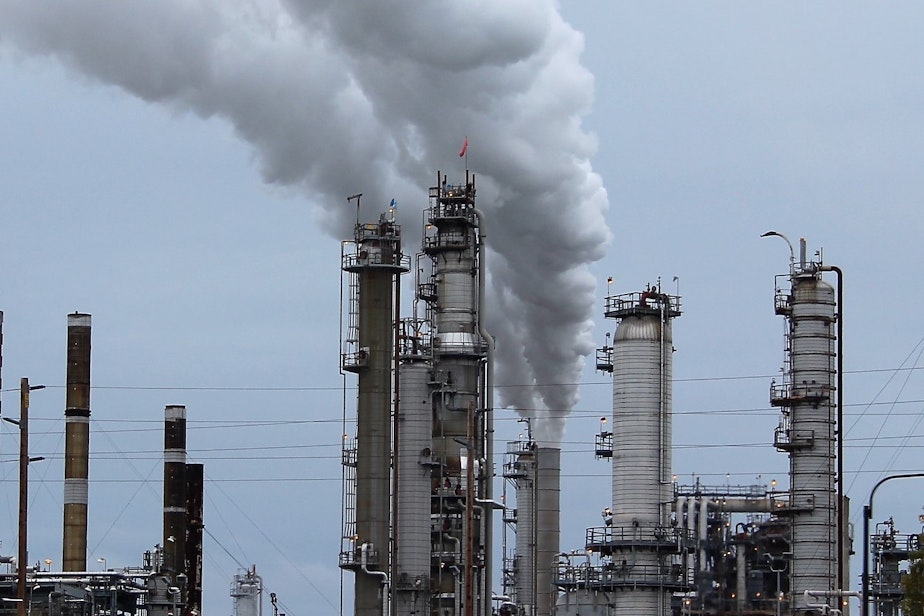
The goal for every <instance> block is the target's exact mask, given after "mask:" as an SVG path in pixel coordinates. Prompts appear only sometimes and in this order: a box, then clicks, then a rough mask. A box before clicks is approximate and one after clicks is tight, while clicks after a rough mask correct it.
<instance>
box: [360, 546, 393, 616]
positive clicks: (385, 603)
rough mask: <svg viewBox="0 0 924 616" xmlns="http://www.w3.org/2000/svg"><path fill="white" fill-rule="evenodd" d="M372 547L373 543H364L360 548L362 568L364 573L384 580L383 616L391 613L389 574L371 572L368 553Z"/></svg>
mask: <svg viewBox="0 0 924 616" xmlns="http://www.w3.org/2000/svg"><path fill="white" fill-rule="evenodd" d="M371 547H372V544H371V543H363V544H362V546H360V548H359V551H360V566H361V567H362V570H363V573H367V574H368V575H371V576H375V577H380V578H381V580H382V603H383V605H382V613H383V614H388V613H389V609H388V588H389V584H388V574H387V573H385V572H384V571H370V570H369V567H368V564H369V558H368V556H366V553H367V552H368V551H369V549H370V548H371Z"/></svg>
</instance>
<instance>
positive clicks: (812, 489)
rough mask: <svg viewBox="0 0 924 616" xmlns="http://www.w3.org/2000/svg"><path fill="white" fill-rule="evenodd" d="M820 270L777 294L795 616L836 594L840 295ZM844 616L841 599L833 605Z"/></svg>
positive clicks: (805, 266) (803, 272) (781, 437)
mask: <svg viewBox="0 0 924 616" xmlns="http://www.w3.org/2000/svg"><path fill="white" fill-rule="evenodd" d="M821 271H822V269H821V265H820V264H818V263H806V262H805V261H804V259H803V260H802V262H801V263H799V264H793V267H792V271H791V273H790V275H789V282H790V289H789V293H788V294H787V293H785V292H781V291H780V289H779V288H778V289H777V293H776V312H777V314H782V315H784V316H785V317H786V319H787V322H788V326H789V327H788V331H787V346H786V348H787V350H788V352H787V361H786V363H787V366H786V369H785V371H784V377H783V382H782V383H779V384H778V383H773V384H772V385H771V394H770V397H771V402H772V404H773V405H774V406H779V407H781V408H782V417H781V419H780V425H779V426H778V427H777V429H776V433H775V437H774V444H775V445H776V447H777V448H778V449H780V450H781V451H786V452H788V454H789V480H790V492H789V499H788V502H787V503H786V506H785V507H782V508H779V509H778V510H777V514H778V515H785V516H789V518H790V527H791V534H792V539H791V549H792V560H791V562H790V594H791V602H790V604H791V606H792V610H793V613H799V614H801V613H802V611H804V610H805V609H806V607H807V606H806V605H805V599H804V593H805V591H807V590H811V591H837V590H840V589H839V588H838V570H837V564H838V549H837V546H838V538H837V528H838V524H837V511H838V507H837V496H836V485H835V478H836V461H837V456H836V444H837V443H836V438H837V435H836V428H837V426H836V423H837V422H836V416H835V410H836V406H835V398H834V392H835V391H836V389H837V387H836V374H837V370H836V363H835V362H836V358H837V353H836V342H837V336H836V333H835V324H836V321H837V315H836V310H837V306H836V301H835V293H834V289H833V287H832V286H831V285H829V284H828V283H826V282H825V281H823V280H822V279H821ZM830 602H831V605H832V607H837V608H839V607H840V606H839V601H838V600H837V599H834V598H832V599H830Z"/></svg>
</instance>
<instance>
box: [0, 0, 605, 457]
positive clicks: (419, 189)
mask: <svg viewBox="0 0 924 616" xmlns="http://www.w3.org/2000/svg"><path fill="white" fill-rule="evenodd" d="M0 21H2V23H3V24H4V30H3V32H2V33H0V43H7V44H10V43H12V44H14V45H15V46H16V47H18V48H19V49H21V50H22V51H24V52H25V53H28V54H36V55H51V56H53V57H55V58H56V59H58V60H59V61H60V62H62V63H63V64H65V65H67V66H69V67H71V68H73V69H75V70H77V71H79V72H80V73H83V74H85V75H87V76H89V77H91V78H93V79H95V80H98V81H99V82H101V83H104V84H111V85H115V86H118V87H120V88H122V89H123V90H125V91H126V92H128V93H130V94H132V95H134V96H137V97H139V98H141V99H144V100H146V101H149V102H154V103H159V104H162V105H164V106H165V107H167V108H169V109H170V110H173V111H179V112H188V113H193V114H195V115H197V116H199V117H202V118H211V117H218V118H221V119H223V120H224V121H226V122H228V123H229V124H230V125H231V126H232V127H233V128H234V131H235V133H236V134H237V136H239V137H240V138H241V139H243V140H245V141H247V142H248V143H249V144H250V145H251V146H252V147H253V148H254V150H255V153H256V158H257V160H258V162H259V165H260V168H261V172H262V176H263V179H264V180H265V181H266V182H269V183H274V184H282V185H290V186H297V187H299V188H302V189H304V190H305V191H306V193H307V194H310V195H311V198H312V199H313V200H314V202H315V205H316V206H317V207H316V210H315V212H316V218H317V220H318V223H319V224H320V225H321V227H322V228H324V229H325V230H326V231H327V232H329V233H331V234H332V235H333V236H334V237H337V238H340V237H344V236H345V235H346V234H347V233H348V231H349V229H350V228H351V223H352V221H353V220H354V218H355V210H353V209H352V208H349V207H346V204H345V203H344V197H345V196H346V195H349V194H352V193H354V192H356V190H357V189H360V190H362V191H363V192H364V193H365V194H366V199H365V200H364V203H370V204H374V205H375V207H376V208H380V207H382V206H384V205H385V204H387V203H388V202H389V200H390V199H391V198H397V200H398V202H399V203H405V204H415V203H420V204H421V205H423V204H424V203H425V195H426V188H427V186H428V185H429V183H430V181H431V175H432V169H434V168H439V169H444V170H450V175H451V176H452V175H454V173H453V172H452V171H451V170H457V171H456V173H457V174H458V175H459V176H462V175H463V173H464V167H463V162H462V161H461V160H460V159H459V158H458V157H457V154H458V150H459V146H460V145H461V142H462V139H463V137H465V136H467V137H468V139H469V141H470V144H471V145H470V147H469V154H468V159H467V161H468V163H469V165H470V167H471V168H472V170H473V171H474V172H475V173H477V174H478V177H479V203H480V204H481V207H482V208H483V209H484V210H485V211H486V214H487V216H488V220H489V221H490V227H489V229H490V234H489V237H488V244H489V247H490V249H491V254H490V255H489V257H488V259H489V260H488V266H489V270H490V284H491V288H492V289H493V293H492V295H493V297H491V298H490V300H489V305H490V306H491V308H490V311H489V314H488V327H489V329H490V330H491V331H492V333H494V335H495V337H496V339H497V340H498V341H499V345H498V349H497V359H498V367H497V373H496V383H497V384H498V385H500V386H504V385H524V384H526V385H529V387H501V389H500V392H501V395H502V404H503V405H505V406H512V407H514V408H517V409H519V410H521V412H524V413H525V414H531V415H534V416H536V417H537V418H539V419H540V420H541V421H537V422H535V423H534V426H533V429H534V434H535V435H536V438H537V440H538V441H539V442H553V443H554V442H556V441H557V440H559V438H560V434H561V429H562V426H563V416H564V415H565V414H567V412H568V411H570V409H571V408H572V406H573V405H574V404H575V402H576V401H577V386H576V385H574V383H576V382H577V381H578V380H579V375H580V372H581V369H582V366H583V357H584V356H585V355H587V354H588V353H590V352H591V351H592V349H593V344H592V341H591V337H590V335H591V319H592V313H593V304H594V301H595V293H594V283H593V280H592V278H591V276H590V274H589V272H588V270H587V265H588V264H589V263H591V262H593V261H596V260H598V259H600V258H601V257H602V256H603V252H604V245H605V244H606V243H607V241H608V239H609V231H608V230H607V228H606V222H605V220H604V212H605V211H606V208H607V197H606V192H605V191H604V189H603V187H602V182H601V179H600V177H599V176H598V175H597V174H595V173H594V172H593V170H592V169H591V166H590V162H589V158H590V156H591V155H592V154H593V152H594V150H595V148H596V142H595V140H594V138H593V137H592V136H590V135H588V134H587V133H585V132H584V131H583V130H582V128H581V117H582V116H583V115H584V114H585V113H587V112H588V110H589V108H590V105H591V102H592V96H593V79H592V76H591V75H590V74H589V73H588V72H587V70H586V69H584V68H583V67H582V66H581V65H580V62H579V56H580V53H581V51H582V47H583V39H582V37H581V35H580V34H579V33H577V32H575V31H574V30H573V29H572V28H571V27H570V26H569V25H568V24H567V23H565V22H564V21H563V20H562V18H561V16H560V15H559V14H558V12H557V8H556V3H555V2H554V1H553V0H541V1H538V2H537V1H535V0H511V1H508V2H501V3H498V2H492V1H489V0H476V1H473V2H466V3H458V4H452V3H439V4H432V3H429V4H428V3H419V2H414V1H413V0H389V1H386V2H375V3H369V2H360V1H358V0H349V1H343V2H329V1H324V0H304V1H301V2H296V1H294V0H292V1H285V0H276V1H272V0H269V1H267V2H252V1H248V0H222V1H221V2H217V1H213V2H206V3H194V4H189V3H186V2H181V1H179V0H169V1H159V2H151V1H149V2H139V3H131V4H124V3H100V4H92V3H91V4H87V3H81V2H62V3H54V4H53V5H46V4H43V3H33V2H27V1H25V0H13V1H12V2H5V3H3V4H2V5H0ZM357 181H360V182H362V186H357ZM308 191H310V193H309V192H308ZM418 211H419V210H418V209H417V208H416V207H412V208H402V210H401V213H400V215H401V216H402V217H403V216H405V215H406V216H407V217H408V218H407V220H403V221H402V222H404V223H405V228H407V229H412V228H413V227H414V226H415V225H413V224H408V223H411V222H416V217H417V215H418V214H417V212H418ZM411 216H413V217H414V218H413V220H412V219H411V218H410V217H411ZM408 245H413V242H411V241H409V242H408ZM550 385H555V386H550ZM546 419H548V420H549V421H545V420H546Z"/></svg>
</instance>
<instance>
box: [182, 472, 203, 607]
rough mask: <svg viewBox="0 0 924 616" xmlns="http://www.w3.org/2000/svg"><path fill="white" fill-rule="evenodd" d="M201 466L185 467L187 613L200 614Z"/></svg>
mask: <svg viewBox="0 0 924 616" xmlns="http://www.w3.org/2000/svg"><path fill="white" fill-rule="evenodd" d="M204 470H205V469H204V468H203V466H202V465H201V464H187V465H186V530H187V532H186V575H187V576H189V581H188V584H187V589H188V590H187V593H186V605H187V606H188V609H187V610H186V611H187V613H191V612H192V610H196V611H198V612H199V613H202V529H203V528H205V525H204V523H203V520H202V504H203V497H204V495H205V473H204Z"/></svg>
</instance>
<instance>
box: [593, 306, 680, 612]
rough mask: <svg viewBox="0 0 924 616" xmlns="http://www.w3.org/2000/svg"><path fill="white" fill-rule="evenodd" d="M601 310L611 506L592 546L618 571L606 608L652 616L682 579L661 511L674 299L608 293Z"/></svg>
mask: <svg viewBox="0 0 924 616" xmlns="http://www.w3.org/2000/svg"><path fill="white" fill-rule="evenodd" d="M605 314H606V316H607V318H612V319H617V320H619V325H618V326H617V327H616V332H615V334H614V336H613V457H612V461H613V507H612V519H611V521H608V526H606V527H605V528H604V530H603V536H604V538H605V541H604V542H603V545H600V546H594V547H597V548H598V549H601V548H602V549H608V550H609V551H610V554H611V562H612V565H613V567H614V568H615V570H617V571H624V572H625V574H626V580H625V581H626V586H625V587H624V588H623V589H622V591H621V592H619V593H617V594H616V596H615V598H614V601H613V604H614V611H613V612H612V613H613V614H614V615H615V616H640V615H652V616H654V615H656V614H665V613H667V612H669V611H670V599H671V592H672V591H674V590H676V589H677V586H678V584H680V583H681V582H682V580H680V579H679V578H678V577H677V575H674V574H673V573H671V571H670V569H671V568H670V566H669V563H670V561H669V559H668V558H669V557H668V555H669V554H670V553H671V552H672V551H674V552H676V551H677V550H676V546H677V545H678V544H677V543H676V542H673V539H674V538H673V536H671V535H670V524H669V522H670V520H669V517H670V510H671V507H670V504H671V503H672V501H673V486H672V482H671V389H672V388H671V382H672V381H671V379H672V372H671V370H672V365H673V360H672V355H673V345H672V336H671V320H672V319H673V318H675V317H677V316H679V315H680V298H679V297H672V296H668V295H665V294H663V293H661V292H660V290H659V289H657V288H649V289H648V290H646V291H644V292H642V293H629V294H624V295H617V296H612V297H608V298H607V299H606V313H605ZM672 542H673V543H672ZM591 545H593V542H591Z"/></svg>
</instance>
